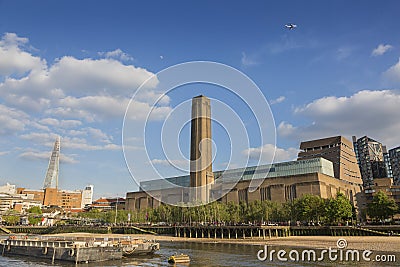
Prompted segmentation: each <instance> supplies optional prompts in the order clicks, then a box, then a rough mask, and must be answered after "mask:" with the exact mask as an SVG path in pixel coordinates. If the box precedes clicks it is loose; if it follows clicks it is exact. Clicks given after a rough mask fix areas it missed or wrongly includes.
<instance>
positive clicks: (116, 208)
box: [114, 196, 119, 225]
mask: <svg viewBox="0 0 400 267" xmlns="http://www.w3.org/2000/svg"><path fill="white" fill-rule="evenodd" d="M118 201H119V197H118V196H117V204H115V218H114V224H115V225H117V213H118Z"/></svg>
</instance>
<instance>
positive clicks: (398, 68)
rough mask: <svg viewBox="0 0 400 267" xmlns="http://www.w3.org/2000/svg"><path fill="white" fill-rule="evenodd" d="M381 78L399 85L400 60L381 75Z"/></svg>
mask: <svg viewBox="0 0 400 267" xmlns="http://www.w3.org/2000/svg"><path fill="white" fill-rule="evenodd" d="M383 77H384V78H385V79H386V80H387V81H389V82H394V83H400V58H399V61H398V62H397V63H396V64H395V65H393V66H391V67H390V68H389V69H388V70H387V71H385V72H384V73H383Z"/></svg>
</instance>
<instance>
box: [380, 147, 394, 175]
mask: <svg viewBox="0 0 400 267" xmlns="http://www.w3.org/2000/svg"><path fill="white" fill-rule="evenodd" d="M382 149H383V162H384V163H385V169H386V174H387V178H392V179H393V171H392V163H391V162H390V155H389V152H388V151H387V148H386V146H382Z"/></svg>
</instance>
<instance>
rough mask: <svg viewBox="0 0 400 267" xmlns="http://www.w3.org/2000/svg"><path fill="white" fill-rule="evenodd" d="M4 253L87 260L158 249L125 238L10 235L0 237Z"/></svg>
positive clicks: (78, 260)
mask: <svg viewBox="0 0 400 267" xmlns="http://www.w3.org/2000/svg"><path fill="white" fill-rule="evenodd" d="M0 248H1V251H2V255H3V256H7V255H21V256H30V257H37V258H44V259H50V260H51V261H52V263H54V261H56V260H57V261H58V260H60V261H70V262H75V263H81V262H84V263H89V262H99V261H107V260H119V259H122V258H123V257H133V256H135V255H140V254H151V253H154V252H155V251H157V250H159V249H160V245H159V243H156V242H152V241H150V240H140V239H131V238H130V237H128V238H123V239H121V238H118V239H114V238H107V237H106V238H90V239H86V240H85V239H79V238H73V237H62V236H61V237H47V236H46V237H42V236H40V237H28V236H10V237H9V238H8V239H4V240H1V242H0Z"/></svg>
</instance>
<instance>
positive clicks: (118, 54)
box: [98, 48, 133, 61]
mask: <svg viewBox="0 0 400 267" xmlns="http://www.w3.org/2000/svg"><path fill="white" fill-rule="evenodd" d="M98 54H99V55H100V56H105V57H106V58H114V59H119V60H121V61H133V57H132V56H131V55H129V54H127V53H125V52H123V51H122V50H121V49H119V48H117V49H115V50H114V51H109V52H99V53H98Z"/></svg>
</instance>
